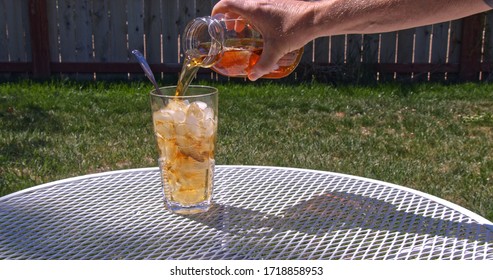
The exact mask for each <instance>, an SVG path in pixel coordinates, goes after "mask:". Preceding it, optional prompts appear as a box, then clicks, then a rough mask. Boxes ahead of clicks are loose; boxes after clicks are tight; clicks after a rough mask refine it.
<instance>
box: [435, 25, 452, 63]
mask: <svg viewBox="0 0 493 280" xmlns="http://www.w3.org/2000/svg"><path fill="white" fill-rule="evenodd" d="M448 32H449V22H444V23H439V24H434V25H433V44H432V49H431V50H432V52H431V62H434V63H438V64H443V63H445V62H447V45H448Z"/></svg>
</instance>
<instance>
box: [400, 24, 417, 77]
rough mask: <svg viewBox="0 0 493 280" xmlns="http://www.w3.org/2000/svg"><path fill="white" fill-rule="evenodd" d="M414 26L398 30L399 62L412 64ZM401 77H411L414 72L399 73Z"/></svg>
mask: <svg viewBox="0 0 493 280" xmlns="http://www.w3.org/2000/svg"><path fill="white" fill-rule="evenodd" d="M413 45H414V28H412V29H406V30H401V31H398V32H397V63H404V64H411V63H412V62H413V61H412V60H413ZM397 77H398V78H399V79H409V78H411V77H412V73H409V74H407V73H406V74H397Z"/></svg>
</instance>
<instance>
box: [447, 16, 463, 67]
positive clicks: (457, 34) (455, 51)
mask: <svg viewBox="0 0 493 280" xmlns="http://www.w3.org/2000/svg"><path fill="white" fill-rule="evenodd" d="M461 37H462V21H461V20H454V21H452V22H451V23H450V39H449V41H450V47H449V55H448V57H449V59H448V62H449V63H453V64H459V63H460V48H461Z"/></svg>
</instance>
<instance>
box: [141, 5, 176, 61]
mask: <svg viewBox="0 0 493 280" xmlns="http://www.w3.org/2000/svg"><path fill="white" fill-rule="evenodd" d="M167 2H174V1H164V3H167ZM161 27H162V26H161V1H160V0H145V1H144V34H145V52H144V54H145V56H146V59H147V61H148V62H149V63H161V62H162V61H161ZM163 36H165V35H164V34H163Z"/></svg>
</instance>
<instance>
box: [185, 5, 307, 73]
mask: <svg viewBox="0 0 493 280" xmlns="http://www.w3.org/2000/svg"><path fill="white" fill-rule="evenodd" d="M183 47H184V50H185V55H187V56H190V57H192V59H194V58H195V61H196V64H197V65H198V66H200V67H205V68H209V67H210V68H212V70H214V71H215V72H217V73H219V74H221V75H224V76H229V77H247V75H248V73H249V72H250V69H251V68H252V66H254V65H255V64H256V63H257V61H258V59H259V58H260V55H261V54H262V49H263V40H262V36H261V34H260V32H258V31H257V30H256V29H255V28H254V27H253V26H252V25H251V24H250V23H248V21H246V20H244V19H226V18H225V17H224V15H221V14H218V15H215V16H213V17H210V16H208V17H199V18H196V19H194V20H192V21H191V22H190V23H189V24H188V25H187V26H186V28H185V32H184V36H183ZM302 54H303V48H300V49H298V50H295V51H292V52H289V53H288V54H286V55H284V56H283V57H282V58H281V59H280V60H279V61H278V62H277V68H276V69H274V70H273V71H272V72H270V73H268V74H266V75H264V76H262V78H269V79H277V78H283V77H286V76H288V75H289V74H291V72H293V70H294V69H295V68H296V66H298V63H299V62H300V59H301V56H302ZM197 58H200V59H197ZM197 61H199V62H198V63H197Z"/></svg>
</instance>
